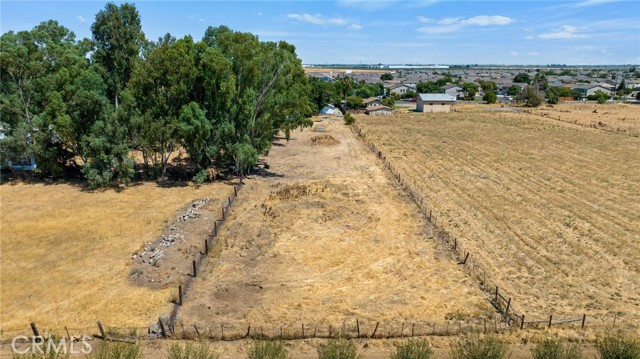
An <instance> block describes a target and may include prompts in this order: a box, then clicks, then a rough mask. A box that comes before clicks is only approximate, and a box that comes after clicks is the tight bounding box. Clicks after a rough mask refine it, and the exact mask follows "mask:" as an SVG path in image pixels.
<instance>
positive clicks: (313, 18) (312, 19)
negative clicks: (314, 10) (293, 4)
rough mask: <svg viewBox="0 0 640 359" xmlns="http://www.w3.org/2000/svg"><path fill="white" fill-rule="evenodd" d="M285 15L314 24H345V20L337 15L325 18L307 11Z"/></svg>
mask: <svg viewBox="0 0 640 359" xmlns="http://www.w3.org/2000/svg"><path fill="white" fill-rule="evenodd" d="M287 17H289V18H290V19H294V20H297V21H300V22H306V23H309V24H314V25H325V26H326V25H338V26H344V25H347V22H346V21H345V20H344V19H342V18H339V17H334V18H326V17H323V16H322V15H320V14H316V15H310V14H307V13H304V14H287Z"/></svg>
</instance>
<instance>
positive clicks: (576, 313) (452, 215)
mask: <svg viewBox="0 0 640 359" xmlns="http://www.w3.org/2000/svg"><path fill="white" fill-rule="evenodd" d="M457 108H458V110H459V112H452V113H446V114H421V113H413V114H405V115H397V116H394V117H381V118H375V117H371V118H370V117H366V116H359V117H358V123H359V126H360V127H361V128H362V129H363V130H364V131H365V133H366V140H367V141H370V142H373V143H375V144H376V145H377V147H378V148H379V149H381V150H382V151H383V152H384V153H385V154H386V156H387V158H388V159H389V160H390V161H391V163H392V164H393V166H394V167H395V168H396V169H397V170H398V171H399V172H400V174H401V177H402V178H403V179H404V180H405V181H407V182H408V183H410V184H411V185H412V186H413V187H414V188H416V189H417V190H418V191H419V192H420V193H421V195H423V196H424V197H425V198H426V203H427V204H428V206H429V207H431V208H432V209H433V213H434V217H435V218H436V221H437V224H438V225H439V226H441V227H443V228H444V229H446V230H449V231H450V232H452V233H453V235H454V236H456V237H457V238H458V239H459V242H460V243H462V244H463V245H464V246H465V247H466V248H468V250H469V251H470V252H471V258H473V260H474V262H477V263H480V264H481V266H480V267H481V268H482V270H484V271H486V274H487V278H490V279H491V281H492V282H494V283H495V284H497V285H499V286H500V287H501V288H503V290H504V291H505V293H506V295H508V296H510V297H513V298H514V304H515V305H516V306H517V307H518V309H520V310H521V311H522V312H524V313H525V314H527V316H528V318H529V320H533V319H544V318H548V316H549V315H550V314H553V315H554V317H556V318H568V317H574V318H575V317H580V316H581V315H582V314H583V313H586V314H587V316H588V323H589V322H590V323H605V324H607V325H610V324H612V322H613V319H614V317H617V321H618V325H621V324H620V323H621V322H624V323H625V324H626V325H631V326H635V327H636V329H637V327H638V322H639V320H640V139H639V138H636V137H630V136H625V135H622V134H618V133H612V132H605V131H600V130H594V129H589V128H585V127H580V126H574V125H567V124H565V123H562V122H558V121H551V120H547V119H543V118H541V117H539V116H534V115H531V114H525V113H503V112H493V113H491V112H487V111H485V109H486V107H482V106H470V107H465V106H457ZM561 108H562V107H561ZM581 111H582V109H581ZM599 112H600V111H599Z"/></svg>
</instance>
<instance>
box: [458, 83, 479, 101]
mask: <svg viewBox="0 0 640 359" xmlns="http://www.w3.org/2000/svg"><path fill="white" fill-rule="evenodd" d="M462 91H464V93H465V94H466V96H465V99H467V100H473V98H474V96H475V95H476V93H477V92H478V85H476V84H474V83H472V82H465V83H464V84H462Z"/></svg>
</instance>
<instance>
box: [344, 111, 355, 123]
mask: <svg viewBox="0 0 640 359" xmlns="http://www.w3.org/2000/svg"><path fill="white" fill-rule="evenodd" d="M354 123H356V118H355V117H353V116H351V114H350V113H346V114H345V115H344V124H345V125H353V124H354Z"/></svg>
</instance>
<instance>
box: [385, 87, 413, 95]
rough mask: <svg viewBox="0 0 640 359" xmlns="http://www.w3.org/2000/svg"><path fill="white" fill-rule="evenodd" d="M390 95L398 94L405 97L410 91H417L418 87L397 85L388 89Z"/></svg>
mask: <svg viewBox="0 0 640 359" xmlns="http://www.w3.org/2000/svg"><path fill="white" fill-rule="evenodd" d="M388 89H389V93H392V94H398V95H400V96H404V94H405V93H407V91H408V90H411V91H415V90H416V87H415V86H412V85H407V84H395V85H391V86H389V87H388Z"/></svg>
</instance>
